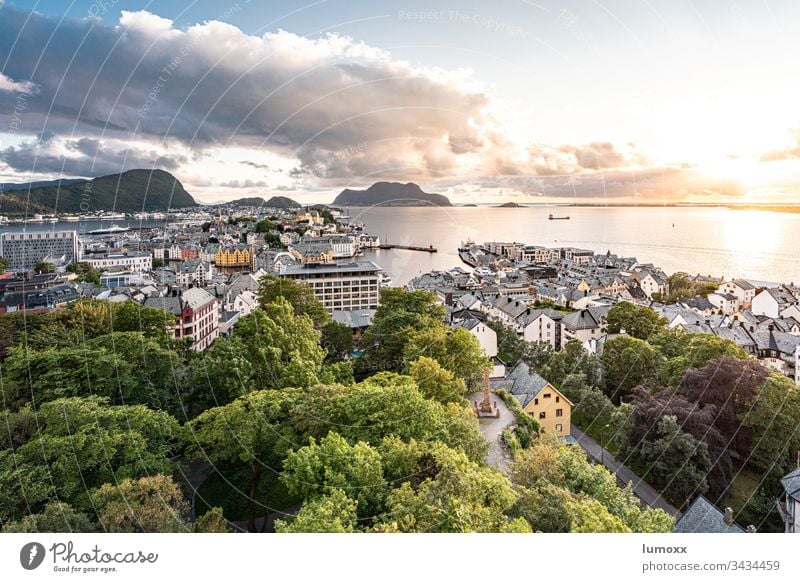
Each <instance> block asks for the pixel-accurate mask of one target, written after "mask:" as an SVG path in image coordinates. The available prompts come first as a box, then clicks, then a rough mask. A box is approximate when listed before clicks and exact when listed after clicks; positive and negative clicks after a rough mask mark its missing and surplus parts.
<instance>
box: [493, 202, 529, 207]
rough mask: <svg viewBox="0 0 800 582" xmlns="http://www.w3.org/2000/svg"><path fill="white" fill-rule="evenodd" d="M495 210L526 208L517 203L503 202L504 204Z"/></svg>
mask: <svg viewBox="0 0 800 582" xmlns="http://www.w3.org/2000/svg"><path fill="white" fill-rule="evenodd" d="M495 208H524V206H522V204H517V203H516V202H503V203H502V204H498V205H497V206H496V207H495Z"/></svg>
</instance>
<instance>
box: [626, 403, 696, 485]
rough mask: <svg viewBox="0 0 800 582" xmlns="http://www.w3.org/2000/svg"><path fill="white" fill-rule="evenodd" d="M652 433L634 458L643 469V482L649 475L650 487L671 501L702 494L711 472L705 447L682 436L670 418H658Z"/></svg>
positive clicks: (688, 437) (692, 439)
mask: <svg viewBox="0 0 800 582" xmlns="http://www.w3.org/2000/svg"><path fill="white" fill-rule="evenodd" d="M653 432H655V437H656V438H655V439H654V440H645V441H643V442H642V443H641V445H640V447H639V449H638V458H639V460H640V462H641V463H642V464H643V465H644V466H645V467H647V474H645V475H643V478H645V479H646V478H647V475H648V474H649V475H651V476H652V483H653V484H654V485H655V486H656V487H659V488H660V489H662V490H666V491H668V492H669V494H670V496H671V498H672V499H673V500H683V499H688V498H690V497H694V496H695V495H698V494H702V493H705V492H706V491H707V490H708V481H707V479H706V476H707V475H708V473H709V470H710V468H711V460H710V459H709V457H708V447H706V445H705V443H701V442H700V441H698V440H697V439H696V438H694V437H693V436H692V435H690V434H687V433H685V432H683V431H682V430H681V427H680V426H679V425H678V419H677V418H676V417H674V416H671V415H670V416H664V417H662V418H661V420H659V421H658V424H657V425H656V429H655V431H653Z"/></svg>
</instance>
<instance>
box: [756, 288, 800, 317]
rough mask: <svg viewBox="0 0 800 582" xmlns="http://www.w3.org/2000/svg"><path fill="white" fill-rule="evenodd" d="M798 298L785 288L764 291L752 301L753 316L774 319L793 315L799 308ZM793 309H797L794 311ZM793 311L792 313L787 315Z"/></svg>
mask: <svg viewBox="0 0 800 582" xmlns="http://www.w3.org/2000/svg"><path fill="white" fill-rule="evenodd" d="M797 303H798V301H797V297H795V296H794V294H793V293H792V292H791V291H790V290H789V289H787V288H786V287H785V286H780V287H773V288H770V289H764V290H763V291H762V292H761V293H759V294H758V295H756V296H755V297H754V298H753V300H752V312H753V315H766V316H767V317H771V318H773V319H777V318H779V317H786V315H793V314H794V311H796V307H797ZM792 308H795V309H794V310H793V309H792ZM788 311H792V313H787V312H788Z"/></svg>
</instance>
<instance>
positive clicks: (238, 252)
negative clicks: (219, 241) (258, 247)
mask: <svg viewBox="0 0 800 582" xmlns="http://www.w3.org/2000/svg"><path fill="white" fill-rule="evenodd" d="M252 260H253V253H252V250H251V249H250V247H248V246H247V245H232V246H227V247H220V248H219V249H218V250H217V253H216V254H215V255H214V262H215V263H216V265H217V266H218V267H243V266H246V265H250V264H251V262H252Z"/></svg>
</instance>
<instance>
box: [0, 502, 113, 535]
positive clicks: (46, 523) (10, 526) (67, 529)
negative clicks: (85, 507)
mask: <svg viewBox="0 0 800 582" xmlns="http://www.w3.org/2000/svg"><path fill="white" fill-rule="evenodd" d="M2 529H3V533H91V532H95V531H97V529H98V527H97V524H96V523H94V522H93V521H92V520H91V518H90V517H89V516H88V515H87V514H85V513H81V512H79V511H76V510H75V508H74V507H72V506H71V505H70V504H68V503H64V502H62V501H50V502H49V503H47V505H45V506H44V509H43V510H42V511H41V512H40V513H32V514H29V515H26V516H25V517H23V518H22V519H20V520H19V521H10V522H8V523H6V524H5V525H4V526H3V528H2Z"/></svg>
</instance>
